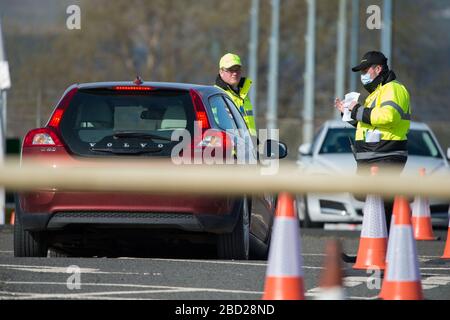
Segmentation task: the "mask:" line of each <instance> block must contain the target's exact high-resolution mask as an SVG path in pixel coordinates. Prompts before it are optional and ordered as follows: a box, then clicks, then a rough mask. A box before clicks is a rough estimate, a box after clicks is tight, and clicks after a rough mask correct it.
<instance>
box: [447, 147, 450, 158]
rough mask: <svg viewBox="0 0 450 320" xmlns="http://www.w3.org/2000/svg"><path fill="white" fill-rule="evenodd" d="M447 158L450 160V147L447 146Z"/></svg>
mask: <svg viewBox="0 0 450 320" xmlns="http://www.w3.org/2000/svg"><path fill="white" fill-rule="evenodd" d="M447 159H448V160H450V148H447Z"/></svg>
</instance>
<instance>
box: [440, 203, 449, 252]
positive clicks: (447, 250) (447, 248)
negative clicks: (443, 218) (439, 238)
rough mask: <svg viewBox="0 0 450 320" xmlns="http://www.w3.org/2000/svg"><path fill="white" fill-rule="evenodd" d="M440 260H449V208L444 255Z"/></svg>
mask: <svg viewBox="0 0 450 320" xmlns="http://www.w3.org/2000/svg"><path fill="white" fill-rule="evenodd" d="M441 258H442V259H450V208H449V210H448V232H447V242H446V243H445V249H444V254H443V255H442V257H441Z"/></svg>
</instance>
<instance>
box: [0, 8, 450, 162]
mask: <svg viewBox="0 0 450 320" xmlns="http://www.w3.org/2000/svg"><path fill="white" fill-rule="evenodd" d="M260 2H261V7H260V22H259V24H260V26H259V49H258V61H259V65H258V78H259V79H258V103H257V105H256V108H257V110H258V116H259V117H258V126H259V127H260V128H263V127H265V110H266V101H267V94H266V91H267V74H268V69H269V65H268V52H269V41H268V39H269V35H270V23H271V11H270V10H271V5H270V1H269V0H261V1H260ZM250 3H251V1H250V0H245V1H244V0H243V1H239V2H238V1H223V0H182V1H181V0H151V1H145V0H117V1H114V2H111V1H107V0H96V1H88V0H82V1H79V6H80V8H81V14H82V23H81V30H68V29H67V28H66V24H65V19H66V18H67V14H66V13H65V6H64V5H60V6H61V14H60V19H59V20H58V21H55V23H54V24H53V26H52V27H51V28H45V30H39V28H33V29H32V30H30V28H27V27H26V24H23V25H21V26H18V25H17V24H16V25H13V26H12V25H7V24H6V25H4V26H3V29H4V33H5V34H4V36H5V43H6V49H7V57H8V60H9V63H10V68H11V77H12V84H13V87H12V89H11V90H10V94H9V97H8V106H9V108H8V136H23V135H24V134H25V133H26V131H27V130H29V129H31V128H33V127H35V126H36V125H37V124H41V125H43V124H44V122H45V121H46V120H47V118H48V116H49V114H50V112H51V110H52V109H53V107H54V106H55V104H56V102H57V101H58V99H59V97H60V96H61V95H62V93H63V91H64V89H65V88H67V87H68V86H69V85H70V84H72V83H76V82H90V81H111V80H132V79H133V78H134V77H135V76H136V74H140V75H141V77H142V78H143V79H144V80H151V81H174V82H189V83H201V84H213V83H214V80H215V77H216V75H217V72H218V60H219V58H220V57H221V56H222V55H223V54H224V53H226V52H235V53H238V54H240V55H241V57H242V58H243V62H244V64H245V65H248V59H247V57H248V41H249V23H250V22H249V10H250ZM350 3H351V1H348V4H349V6H348V10H349V11H348V13H349V14H348V23H347V25H348V30H349V27H350V22H351V21H350V20H349V17H350V12H351V6H350ZM371 4H378V5H380V6H381V5H382V1H368V0H361V1H360V6H361V9H360V23H361V25H360V49H359V55H360V56H361V55H362V54H363V53H364V52H365V51H369V50H373V49H379V46H380V31H378V30H368V29H367V28H366V27H365V23H366V19H367V17H368V16H367V14H366V12H365V9H366V8H367V6H369V5H371ZM394 7H395V8H394V18H395V20H394V30H393V32H394V34H393V40H394V45H393V61H392V62H393V69H394V70H395V71H396V73H397V76H398V78H399V80H400V81H402V82H403V83H405V84H406V86H407V87H408V89H409V91H410V93H411V99H412V106H413V108H414V109H413V119H415V120H420V121H428V122H430V124H432V123H431V122H434V121H441V122H436V126H439V129H438V134H440V135H441V136H442V137H443V138H442V137H441V138H442V139H444V140H445V139H447V140H445V142H444V143H447V144H449V143H450V131H449V130H448V129H446V126H445V125H443V124H442V121H448V120H449V115H448V112H447V110H448V102H447V101H448V98H449V95H450V91H449V90H448V88H449V76H448V71H449V69H450V68H449V66H450V60H449V59H448V57H449V53H450V36H449V33H448V30H449V28H448V27H449V24H450V23H449V22H450V19H448V17H447V18H445V16H442V17H441V15H440V12H442V10H443V9H444V8H445V7H446V3H445V1H440V0H435V1H420V0H417V1H412V0H396V1H394ZM306 9H307V7H306V1H299V0H282V1H281V12H280V48H279V54H280V65H279V101H278V102H279V107H278V114H279V126H280V130H281V132H280V135H281V138H282V140H284V141H286V142H287V143H288V146H289V147H290V149H291V150H296V148H297V147H298V145H299V144H300V142H301V132H302V130H301V124H302V121H301V110H302V105H303V73H304V69H305V65H304V60H305V59H304V53H305V41H304V35H305V31H306ZM337 11H338V1H335V0H331V1H330V0H318V1H317V21H316V22H317V23H316V69H315V71H316V78H315V92H316V97H315V106H316V109H315V119H316V123H317V125H319V124H320V123H321V122H322V121H324V120H326V119H328V118H330V117H332V116H333V108H332V101H333V100H334V81H335V79H334V76H335V75H334V70H335V63H336V25H337ZM347 44H349V38H348V40H347ZM348 48H349V45H348ZM348 50H349V49H347V53H348V55H349V51H348ZM244 70H245V69H244ZM347 70H350V65H347ZM244 72H245V71H244ZM348 75H349V73H348V74H347V76H348ZM347 78H348V77H347ZM359 90H360V92H361V93H363V94H362V96H364V97H365V96H366V94H365V92H364V91H363V90H364V89H362V87H359ZM37 114H38V115H39V117H38V118H37V117H36V115H37ZM36 119H37V120H36ZM441 131H442V133H440V132H441ZM292 156H293V157H295V156H296V152H291V157H292Z"/></svg>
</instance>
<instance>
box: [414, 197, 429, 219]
mask: <svg viewBox="0 0 450 320" xmlns="http://www.w3.org/2000/svg"><path fill="white" fill-rule="evenodd" d="M412 216H413V217H430V202H429V201H428V199H427V198H424V197H419V196H417V197H415V199H414V203H413V210H412Z"/></svg>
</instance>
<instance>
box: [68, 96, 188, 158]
mask: <svg viewBox="0 0 450 320" xmlns="http://www.w3.org/2000/svg"><path fill="white" fill-rule="evenodd" d="M194 121H195V119H194V108H193V105H192V101H191V97H190V95H189V91H186V90H163V89H161V90H158V89H157V90H152V91H143V92H134V91H133V92H127V91H113V90H99V89H95V90H92V89H91V90H80V91H78V92H77V93H76V95H75V96H74V97H73V99H72V101H71V103H70V105H69V107H68V109H67V110H66V111H65V113H64V115H63V118H62V120H61V124H60V129H61V135H62V138H63V140H64V142H65V143H66V144H67V145H68V147H69V149H70V150H71V151H72V152H73V153H75V154H78V155H86V156H111V155H114V154H116V155H147V156H148V155H149V156H170V151H171V149H172V148H173V146H175V145H176V144H177V143H179V142H178V141H175V142H174V141H170V138H171V135H172V133H173V131H174V130H178V129H181V130H188V131H189V133H190V134H191V136H192V135H193V131H194V130H193V126H194Z"/></svg>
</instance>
